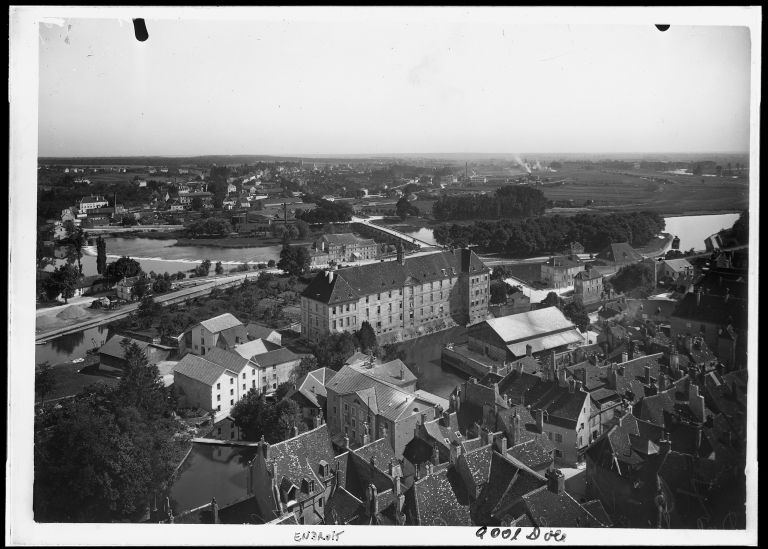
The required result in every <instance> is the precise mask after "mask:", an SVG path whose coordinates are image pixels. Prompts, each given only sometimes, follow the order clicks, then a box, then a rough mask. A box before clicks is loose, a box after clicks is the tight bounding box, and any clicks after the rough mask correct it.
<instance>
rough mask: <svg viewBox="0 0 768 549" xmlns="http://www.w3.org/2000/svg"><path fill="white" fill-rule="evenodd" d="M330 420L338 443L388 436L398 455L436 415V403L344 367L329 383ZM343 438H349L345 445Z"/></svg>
mask: <svg viewBox="0 0 768 549" xmlns="http://www.w3.org/2000/svg"><path fill="white" fill-rule="evenodd" d="M325 389H326V393H327V409H328V411H327V418H328V419H327V422H328V428H329V429H330V431H331V433H332V435H333V437H334V440H335V441H336V442H337V445H339V446H343V447H350V448H354V447H357V446H360V445H365V444H366V443H367V442H368V441H370V440H371V438H372V437H375V438H376V439H378V438H386V439H387V440H389V442H390V444H391V445H392V447H393V448H394V450H395V454H396V455H397V456H402V455H403V450H404V448H405V446H406V444H408V442H410V440H411V438H413V433H414V429H415V428H416V425H417V424H418V423H423V422H424V421H430V420H432V419H434V418H435V402H436V401H442V402H443V403H444V404H446V405H447V402H445V400H444V399H440V398H439V397H435V396H434V395H429V394H428V393H423V392H422V393H419V394H417V393H416V392H414V391H411V390H408V389H406V388H403V387H402V386H398V385H396V384H395V383H391V382H389V381H387V380H385V378H384V376H383V375H375V374H370V373H368V371H367V370H366V369H363V368H355V367H353V366H344V367H342V369H341V370H339V372H337V373H336V375H334V376H333V377H332V378H331V379H330V381H328V382H326V385H325ZM342 440H347V441H349V442H345V443H343V444H342V442H341V441H342Z"/></svg>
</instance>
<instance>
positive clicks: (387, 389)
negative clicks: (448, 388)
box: [326, 366, 432, 421]
mask: <svg viewBox="0 0 768 549" xmlns="http://www.w3.org/2000/svg"><path fill="white" fill-rule="evenodd" d="M370 388H373V389H374V390H375V392H374V394H375V397H376V400H375V404H376V407H377V409H378V414H380V415H382V416H384V417H386V418H387V419H390V420H392V421H396V420H397V419H398V418H399V417H400V416H401V415H403V414H405V413H409V414H410V413H416V412H413V411H412V408H417V409H418V411H419V412H421V411H422V410H427V409H428V408H431V407H432V405H431V404H429V403H427V402H425V401H422V400H421V399H418V397H417V396H416V395H414V394H413V393H411V392H408V391H405V390H403V389H401V388H399V387H396V386H394V385H391V384H389V383H387V382H385V381H382V380H381V379H378V378H375V377H372V376H368V375H366V373H365V372H364V371H360V370H356V369H354V368H353V367H351V366H344V367H343V368H342V369H341V370H339V372H338V373H337V374H336V375H335V376H334V377H333V379H331V381H330V382H328V383H326V389H329V390H333V391H334V392H336V393H337V394H340V395H345V394H350V393H356V392H357V391H360V390H364V389H370ZM417 399H418V402H417Z"/></svg>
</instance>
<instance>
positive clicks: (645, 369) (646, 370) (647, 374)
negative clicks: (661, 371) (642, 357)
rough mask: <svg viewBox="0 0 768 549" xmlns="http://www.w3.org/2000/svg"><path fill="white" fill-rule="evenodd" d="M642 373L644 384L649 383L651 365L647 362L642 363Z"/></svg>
mask: <svg viewBox="0 0 768 549" xmlns="http://www.w3.org/2000/svg"><path fill="white" fill-rule="evenodd" d="M643 374H644V375H645V384H646V385H650V384H651V367H650V366H649V365H648V364H644V365H643Z"/></svg>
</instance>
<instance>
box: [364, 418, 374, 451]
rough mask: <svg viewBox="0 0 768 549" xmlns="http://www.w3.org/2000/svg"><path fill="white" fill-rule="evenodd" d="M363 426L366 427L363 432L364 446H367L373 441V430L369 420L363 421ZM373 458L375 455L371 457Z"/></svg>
mask: <svg viewBox="0 0 768 549" xmlns="http://www.w3.org/2000/svg"><path fill="white" fill-rule="evenodd" d="M363 428H364V429H365V432H364V433H363V446H365V445H366V444H368V443H369V442H371V431H370V428H369V426H368V422H367V421H366V422H365V423H363ZM371 459H373V457H371Z"/></svg>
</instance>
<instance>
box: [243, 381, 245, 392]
mask: <svg viewBox="0 0 768 549" xmlns="http://www.w3.org/2000/svg"><path fill="white" fill-rule="evenodd" d="M243 391H245V383H243Z"/></svg>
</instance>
